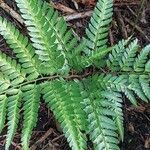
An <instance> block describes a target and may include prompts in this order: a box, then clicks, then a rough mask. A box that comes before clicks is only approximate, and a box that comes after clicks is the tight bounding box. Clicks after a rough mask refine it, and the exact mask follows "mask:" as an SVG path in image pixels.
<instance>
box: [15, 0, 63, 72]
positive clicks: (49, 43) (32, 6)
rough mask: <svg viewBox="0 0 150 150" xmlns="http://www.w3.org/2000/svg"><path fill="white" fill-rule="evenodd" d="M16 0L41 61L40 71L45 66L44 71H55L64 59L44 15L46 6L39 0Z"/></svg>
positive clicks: (59, 67)
mask: <svg viewBox="0 0 150 150" xmlns="http://www.w3.org/2000/svg"><path fill="white" fill-rule="evenodd" d="M16 2H17V6H18V7H19V9H20V11H21V15H22V17H23V19H24V20H25V21H24V22H25V25H26V26H27V29H28V31H29V35H30V36H31V41H32V42H33V46H34V47H35V49H36V51H35V53H36V54H38V56H39V59H40V60H41V61H42V62H43V65H42V67H41V71H42V73H43V68H45V67H46V69H44V71H47V73H52V74H53V73H55V72H56V71H58V70H59V69H61V68H62V67H63V64H64V62H65V59H64V56H63V54H62V52H61V51H59V50H58V49H57V44H56V35H55V34H53V31H52V29H51V28H50V23H49V21H48V20H47V19H46V17H45V11H46V10H47V9H48V6H47V5H46V3H45V2H42V1H41V0H38V1H37V0H32V1H30V0H26V1H24V0H16ZM55 62H57V63H55Z"/></svg>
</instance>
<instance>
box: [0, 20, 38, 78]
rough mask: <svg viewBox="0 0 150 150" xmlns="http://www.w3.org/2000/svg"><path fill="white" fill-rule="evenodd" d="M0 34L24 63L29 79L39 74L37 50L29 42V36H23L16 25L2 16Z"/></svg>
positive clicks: (23, 66)
mask: <svg viewBox="0 0 150 150" xmlns="http://www.w3.org/2000/svg"><path fill="white" fill-rule="evenodd" d="M0 34H1V35H3V37H4V38H5V39H6V42H7V43H8V44H9V45H10V47H11V48H12V49H13V51H14V52H15V54H16V57H17V58H18V59H19V62H20V63H21V64H22V68H23V69H24V72H25V73H26V74H28V77H27V78H28V79H35V78H37V77H38V76H39V73H38V71H37V66H38V61H37V58H36V56H35V50H34V48H33V47H32V45H31V44H30V43H29V40H28V38H27V37H25V36H23V35H22V34H21V33H20V32H19V30H18V29H17V28H15V26H14V25H12V24H11V23H10V22H8V21H7V20H6V19H2V18H1V17H0Z"/></svg>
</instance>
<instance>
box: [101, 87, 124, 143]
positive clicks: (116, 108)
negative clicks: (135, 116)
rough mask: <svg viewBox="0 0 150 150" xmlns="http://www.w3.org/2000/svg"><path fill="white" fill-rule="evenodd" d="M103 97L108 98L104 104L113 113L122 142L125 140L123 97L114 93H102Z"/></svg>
mask: <svg viewBox="0 0 150 150" xmlns="http://www.w3.org/2000/svg"><path fill="white" fill-rule="evenodd" d="M101 95H102V97H104V98H106V99H105V101H104V102H103V103H102V106H103V107H106V108H107V109H108V108H110V109H111V113H113V114H114V115H113V120H114V122H115V124H116V127H117V130H118V134H119V135H120V138H121V140H122V141H123V139H124V126H123V120H124V119H123V112H122V95H121V94H120V93H118V92H114V91H111V90H110V91H108V90H106V91H104V92H101Z"/></svg>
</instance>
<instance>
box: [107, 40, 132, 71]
mask: <svg viewBox="0 0 150 150" xmlns="http://www.w3.org/2000/svg"><path fill="white" fill-rule="evenodd" d="M129 40H130V38H128V39H127V40H121V41H119V43H118V44H116V45H115V46H114V48H113V49H112V52H111V53H110V54H109V59H108V60H107V66H108V67H109V68H111V70H112V71H119V70H120V66H119V62H120V60H121V59H122V56H123V54H124V51H125V49H126V46H127V44H128V42H129Z"/></svg>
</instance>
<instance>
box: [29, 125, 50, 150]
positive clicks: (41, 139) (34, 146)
mask: <svg viewBox="0 0 150 150" xmlns="http://www.w3.org/2000/svg"><path fill="white" fill-rule="evenodd" d="M52 133H53V129H52V128H50V129H49V130H48V131H47V132H46V133H45V134H44V135H43V136H42V137H41V138H40V139H39V140H38V141H37V142H35V143H34V144H33V145H32V146H31V150H35V149H36V148H37V146H38V145H40V144H41V143H42V142H43V141H45V139H46V138H48V136H49V135H50V134H52Z"/></svg>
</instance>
